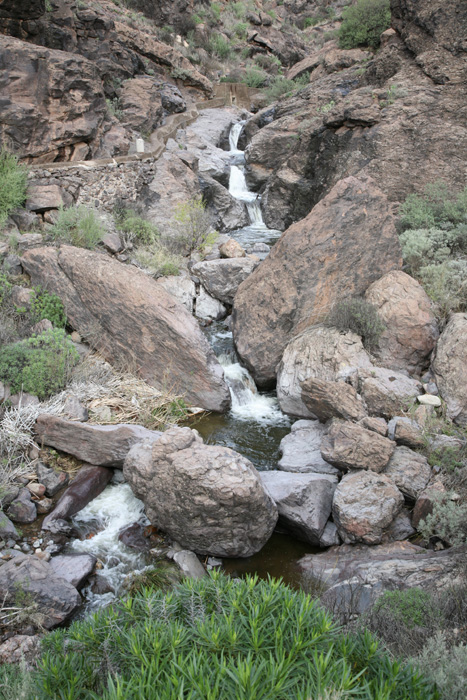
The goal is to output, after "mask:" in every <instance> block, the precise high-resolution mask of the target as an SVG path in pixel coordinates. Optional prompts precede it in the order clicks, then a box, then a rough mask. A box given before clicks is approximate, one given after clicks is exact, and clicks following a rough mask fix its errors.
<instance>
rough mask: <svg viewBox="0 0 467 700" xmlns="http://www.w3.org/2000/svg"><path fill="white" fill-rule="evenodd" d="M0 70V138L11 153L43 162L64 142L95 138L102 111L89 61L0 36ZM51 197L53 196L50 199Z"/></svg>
mask: <svg viewBox="0 0 467 700" xmlns="http://www.w3.org/2000/svg"><path fill="white" fill-rule="evenodd" d="M0 71H1V73H2V76H3V82H2V95H3V100H4V102H3V115H2V120H1V123H0V139H1V141H2V142H3V143H7V142H8V143H9V144H10V148H11V149H12V150H13V151H14V152H15V153H18V154H19V155H20V156H21V157H23V158H26V159H28V160H31V159H35V160H39V162H40V161H42V162H47V161H52V160H54V159H55V158H57V157H59V156H60V154H61V153H62V152H63V150H64V148H65V147H66V146H72V144H74V143H78V142H83V141H85V142H88V143H90V142H92V141H93V139H95V137H96V135H97V133H98V130H99V128H100V126H101V124H102V122H103V120H104V116H105V113H106V111H107V107H106V103H105V96H104V91H103V88H102V83H101V81H100V77H99V69H98V67H97V66H96V64H95V63H93V62H91V61H88V60H87V59H86V58H83V57H82V56H79V55H77V54H72V53H66V52H65V51H56V50H54V49H48V48H45V47H43V46H35V45H34V44H31V43H26V42H24V41H19V40H18V39H13V38H12V37H7V36H0ZM70 153H71V149H70ZM55 189H58V188H55ZM57 202H58V199H57V198H56V197H55V196H54V198H53V202H52V204H53V205H54V206H57ZM49 204H50V202H47V206H45V208H50V206H49ZM36 210H38V211H41V210H42V209H41V207H39V209H36Z"/></svg>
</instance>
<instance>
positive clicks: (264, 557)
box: [223, 532, 322, 588]
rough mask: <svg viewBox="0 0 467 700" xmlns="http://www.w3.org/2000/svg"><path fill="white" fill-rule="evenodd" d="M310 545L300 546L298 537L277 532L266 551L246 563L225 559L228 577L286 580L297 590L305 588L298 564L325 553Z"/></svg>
mask: <svg viewBox="0 0 467 700" xmlns="http://www.w3.org/2000/svg"><path fill="white" fill-rule="evenodd" d="M321 551H322V550H320V549H319V548H318V547H313V545H311V544H307V543H306V542H299V540H296V539H295V538H294V537H291V536H290V535H285V534H279V533H278V532H275V533H274V534H273V535H272V537H271V538H270V539H269V541H268V542H267V543H266V544H265V545H264V547H263V548H262V550H261V551H260V552H258V553H257V554H254V555H253V556H252V557H247V558H245V559H224V560H223V563H224V568H223V571H225V573H227V574H230V575H231V576H240V577H241V576H245V575H246V574H257V575H258V576H259V577H260V578H262V579H267V578H268V576H272V577H273V578H282V579H283V581H284V582H285V583H287V584H289V585H290V586H292V587H293V588H301V587H302V583H303V581H302V574H301V572H300V570H299V568H298V566H297V562H298V560H299V559H300V558H301V557H303V556H304V555H305V554H317V553H319V552H321Z"/></svg>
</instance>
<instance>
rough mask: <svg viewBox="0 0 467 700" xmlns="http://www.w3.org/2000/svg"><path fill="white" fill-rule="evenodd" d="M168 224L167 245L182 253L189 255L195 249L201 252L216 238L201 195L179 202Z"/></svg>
mask: <svg viewBox="0 0 467 700" xmlns="http://www.w3.org/2000/svg"><path fill="white" fill-rule="evenodd" d="M169 226H170V238H169V239H167V245H171V246H174V247H175V249H177V250H178V251H180V253H181V254H182V255H190V253H192V252H193V251H195V250H196V251H198V252H200V253H202V252H203V251H204V249H205V248H206V247H207V246H209V245H212V244H213V243H214V241H215V240H216V238H217V231H213V229H212V226H211V215H210V213H209V212H208V211H207V209H206V205H205V203H204V202H203V198H202V197H201V196H196V197H192V198H191V199H189V200H188V201H187V202H180V203H179V204H178V205H177V206H176V208H175V213H174V215H173V217H172V219H171V221H170V224H169Z"/></svg>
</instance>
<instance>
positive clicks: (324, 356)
mask: <svg viewBox="0 0 467 700" xmlns="http://www.w3.org/2000/svg"><path fill="white" fill-rule="evenodd" d="M371 366H372V365H371V361H370V358H369V357H368V354H367V353H366V351H365V349H364V348H363V345H362V341H361V338H360V337H359V336H358V335H356V334H355V333H351V332H350V331H346V332H342V331H339V330H337V329H336V328H327V327H325V326H314V327H313V328H309V329H307V330H306V331H304V332H303V333H301V334H300V335H298V336H297V337H296V338H294V339H293V340H292V341H291V342H290V343H289V344H288V345H287V347H286V349H285V351H284V354H283V356H282V360H281V362H280V365H279V368H278V373H277V398H278V400H279V405H280V407H281V409H282V411H284V413H288V414H290V415H293V416H300V417H303V418H311V417H313V416H312V413H311V411H310V410H309V409H308V408H307V407H306V406H305V404H304V402H303V400H302V389H301V387H302V383H303V382H304V381H306V380H307V379H309V378H310V377H315V378H317V379H321V380H324V381H329V382H335V381H337V379H338V377H340V376H345V375H346V374H347V373H351V372H352V371H353V370H355V368H357V367H368V368H371Z"/></svg>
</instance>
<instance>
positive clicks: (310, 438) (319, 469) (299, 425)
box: [277, 420, 339, 476]
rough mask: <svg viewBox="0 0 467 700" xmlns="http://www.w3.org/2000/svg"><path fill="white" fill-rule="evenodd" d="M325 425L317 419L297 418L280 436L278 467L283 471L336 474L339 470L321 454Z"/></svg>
mask: <svg viewBox="0 0 467 700" xmlns="http://www.w3.org/2000/svg"><path fill="white" fill-rule="evenodd" d="M325 431H326V429H325V427H324V426H323V425H321V424H320V423H319V421H311V420H299V421H296V422H295V423H294V424H293V425H292V428H291V432H290V433H289V434H288V435H286V436H285V437H284V438H282V440H281V443H280V447H279V449H280V451H281V453H282V457H281V459H280V460H279V462H278V465H277V466H278V468H279V469H280V470H281V471H285V472H297V473H310V472H311V473H313V472H314V473H318V474H330V475H334V476H337V475H338V474H339V470H338V469H336V467H333V466H332V465H331V464H329V463H328V462H325V460H324V459H323V458H322V456H321V442H322V440H323V437H324V434H325Z"/></svg>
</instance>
